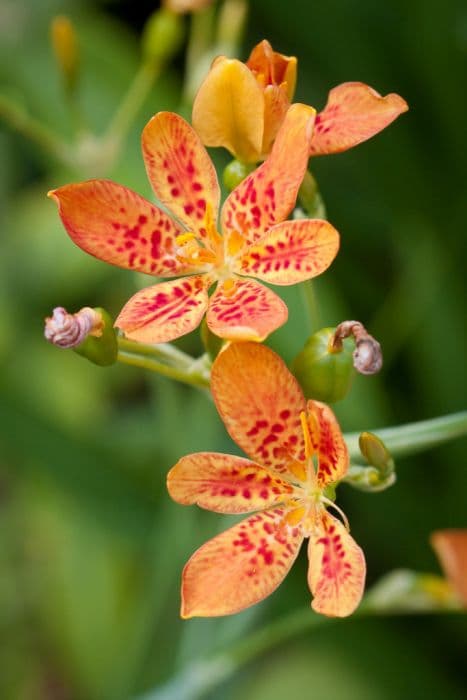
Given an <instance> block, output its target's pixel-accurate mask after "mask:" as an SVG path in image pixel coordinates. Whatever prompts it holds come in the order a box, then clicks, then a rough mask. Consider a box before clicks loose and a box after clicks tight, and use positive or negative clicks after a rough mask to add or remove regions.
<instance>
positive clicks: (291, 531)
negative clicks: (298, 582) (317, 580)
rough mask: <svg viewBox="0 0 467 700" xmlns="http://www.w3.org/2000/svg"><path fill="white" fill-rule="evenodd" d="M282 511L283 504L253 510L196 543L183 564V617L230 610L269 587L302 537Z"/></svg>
mask: <svg viewBox="0 0 467 700" xmlns="http://www.w3.org/2000/svg"><path fill="white" fill-rule="evenodd" d="M283 516H284V512H283V510H281V509H275V510H266V511H263V512H262V513H257V514H256V515H252V516H251V517H249V518H247V519H246V520H243V521H242V522H241V523H238V525H234V527H232V528H230V530H226V532H223V533H222V534H221V535H218V536H217V537H214V539H212V540H209V542H207V543H206V544H205V545H203V546H202V547H200V548H199V549H198V550H197V551H196V552H195V553H194V554H193V556H192V557H191V559H190V560H189V562H188V563H187V565H186V566H185V568H184V570H183V576H182V608H181V615H182V617H184V618H188V617H216V616H219V615H230V614H232V613H237V612H240V611H241V610H244V609H245V608H248V607H250V605H254V604H255V603H258V602H259V601H260V600H263V599H264V598H266V596H268V595H269V594H270V593H272V592H273V591H274V590H275V589H276V588H277V586H278V585H279V584H280V583H281V582H282V581H283V580H284V578H285V576H286V574H287V573H288V571H289V569H290V567H291V566H292V564H293V562H294V561H295V559H296V557H297V554H298V552H299V549H300V545H301V543H302V541H303V535H302V534H301V530H300V528H299V527H292V526H290V525H288V524H287V523H285V522H284V521H283Z"/></svg>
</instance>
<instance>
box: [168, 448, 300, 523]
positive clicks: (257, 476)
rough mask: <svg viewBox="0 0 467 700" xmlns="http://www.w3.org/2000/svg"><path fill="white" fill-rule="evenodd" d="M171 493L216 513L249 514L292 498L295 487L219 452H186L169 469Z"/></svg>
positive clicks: (252, 464)
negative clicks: (188, 453)
mask: <svg viewBox="0 0 467 700" xmlns="http://www.w3.org/2000/svg"><path fill="white" fill-rule="evenodd" d="M167 488H168V490H169V494H170V495H171V497H172V498H173V499H174V501H177V503H182V504H183V505H185V506H187V505H193V504H196V505H198V506H200V507H201V508H206V509H207V510H213V511H215V512H217V513H232V514H235V513H250V512H252V511H255V510H262V509H263V508H271V507H273V506H277V505H278V504H280V503H283V502H284V499H287V498H290V495H291V494H292V493H293V490H294V489H293V487H292V486H291V485H290V484H289V483H288V482H287V481H284V479H281V478H280V477H278V476H276V475H275V474H272V473H271V472H270V471H268V470H267V469H264V467H260V466H259V464H256V463H255V462H251V461H250V460H249V459H244V458H243V457H234V456H233V455H224V454H219V453H217V452H198V453H197V454H191V455H187V456H186V457H182V459H181V460H180V461H179V462H178V463H177V464H176V465H175V466H174V467H173V468H172V469H171V470H170V471H169V473H168V476H167Z"/></svg>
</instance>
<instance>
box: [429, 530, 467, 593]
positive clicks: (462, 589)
mask: <svg viewBox="0 0 467 700" xmlns="http://www.w3.org/2000/svg"><path fill="white" fill-rule="evenodd" d="M430 541H431V544H432V547H433V549H434V550H435V552H436V554H437V556H438V559H439V561H440V563H441V566H442V568H443V571H444V573H445V574H446V577H447V579H448V580H449V581H450V583H451V585H452V587H453V588H454V590H455V592H456V593H457V595H458V596H459V598H460V599H461V601H462V603H463V604H464V605H466V606H467V530H438V531H437V532H433V533H432V535H431V537H430Z"/></svg>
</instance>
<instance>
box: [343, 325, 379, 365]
mask: <svg viewBox="0 0 467 700" xmlns="http://www.w3.org/2000/svg"><path fill="white" fill-rule="evenodd" d="M350 336H353V337H354V339H355V351H354V353H353V365H354V367H355V369H356V370H357V372H359V373H360V374H376V373H377V372H379V371H380V369H381V367H382V366H383V353H382V351H381V345H380V344H379V343H378V341H377V340H375V339H374V338H373V336H371V335H370V334H369V333H368V331H367V330H366V328H365V327H364V326H363V324H361V323H360V321H343V322H342V323H340V324H339V325H338V326H337V328H336V331H335V333H334V338H333V340H332V347H333V348H334V349H335V350H339V349H340V347H341V345H342V341H343V340H344V338H348V337H350Z"/></svg>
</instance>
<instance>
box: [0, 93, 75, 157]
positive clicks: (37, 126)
mask: <svg viewBox="0 0 467 700" xmlns="http://www.w3.org/2000/svg"><path fill="white" fill-rule="evenodd" d="M0 117H2V118H3V119H4V120H5V122H6V123H7V124H8V125H9V126H10V127H11V128H12V129H15V130H16V131H18V132H19V133H20V134H22V135H23V136H25V137H26V138H28V139H30V140H31V141H34V143H37V144H38V145H39V146H41V148H43V149H44V150H45V151H47V152H48V153H51V154H52V155H53V156H54V157H55V158H57V159H58V160H60V161H61V162H64V163H66V164H67V165H68V164H69V163H70V160H71V149H70V148H69V147H68V145H67V144H66V143H65V142H64V141H62V140H61V139H60V138H58V137H57V136H56V134H55V133H54V132H53V131H51V130H49V129H48V128H47V127H46V126H44V125H43V124H41V122H39V121H38V120H37V119H34V117H31V116H30V115H29V114H28V113H27V112H26V111H25V110H24V109H23V108H22V107H20V106H19V105H17V104H16V103H15V102H13V101H12V100H10V99H9V98H8V97H6V96H5V95H0Z"/></svg>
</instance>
